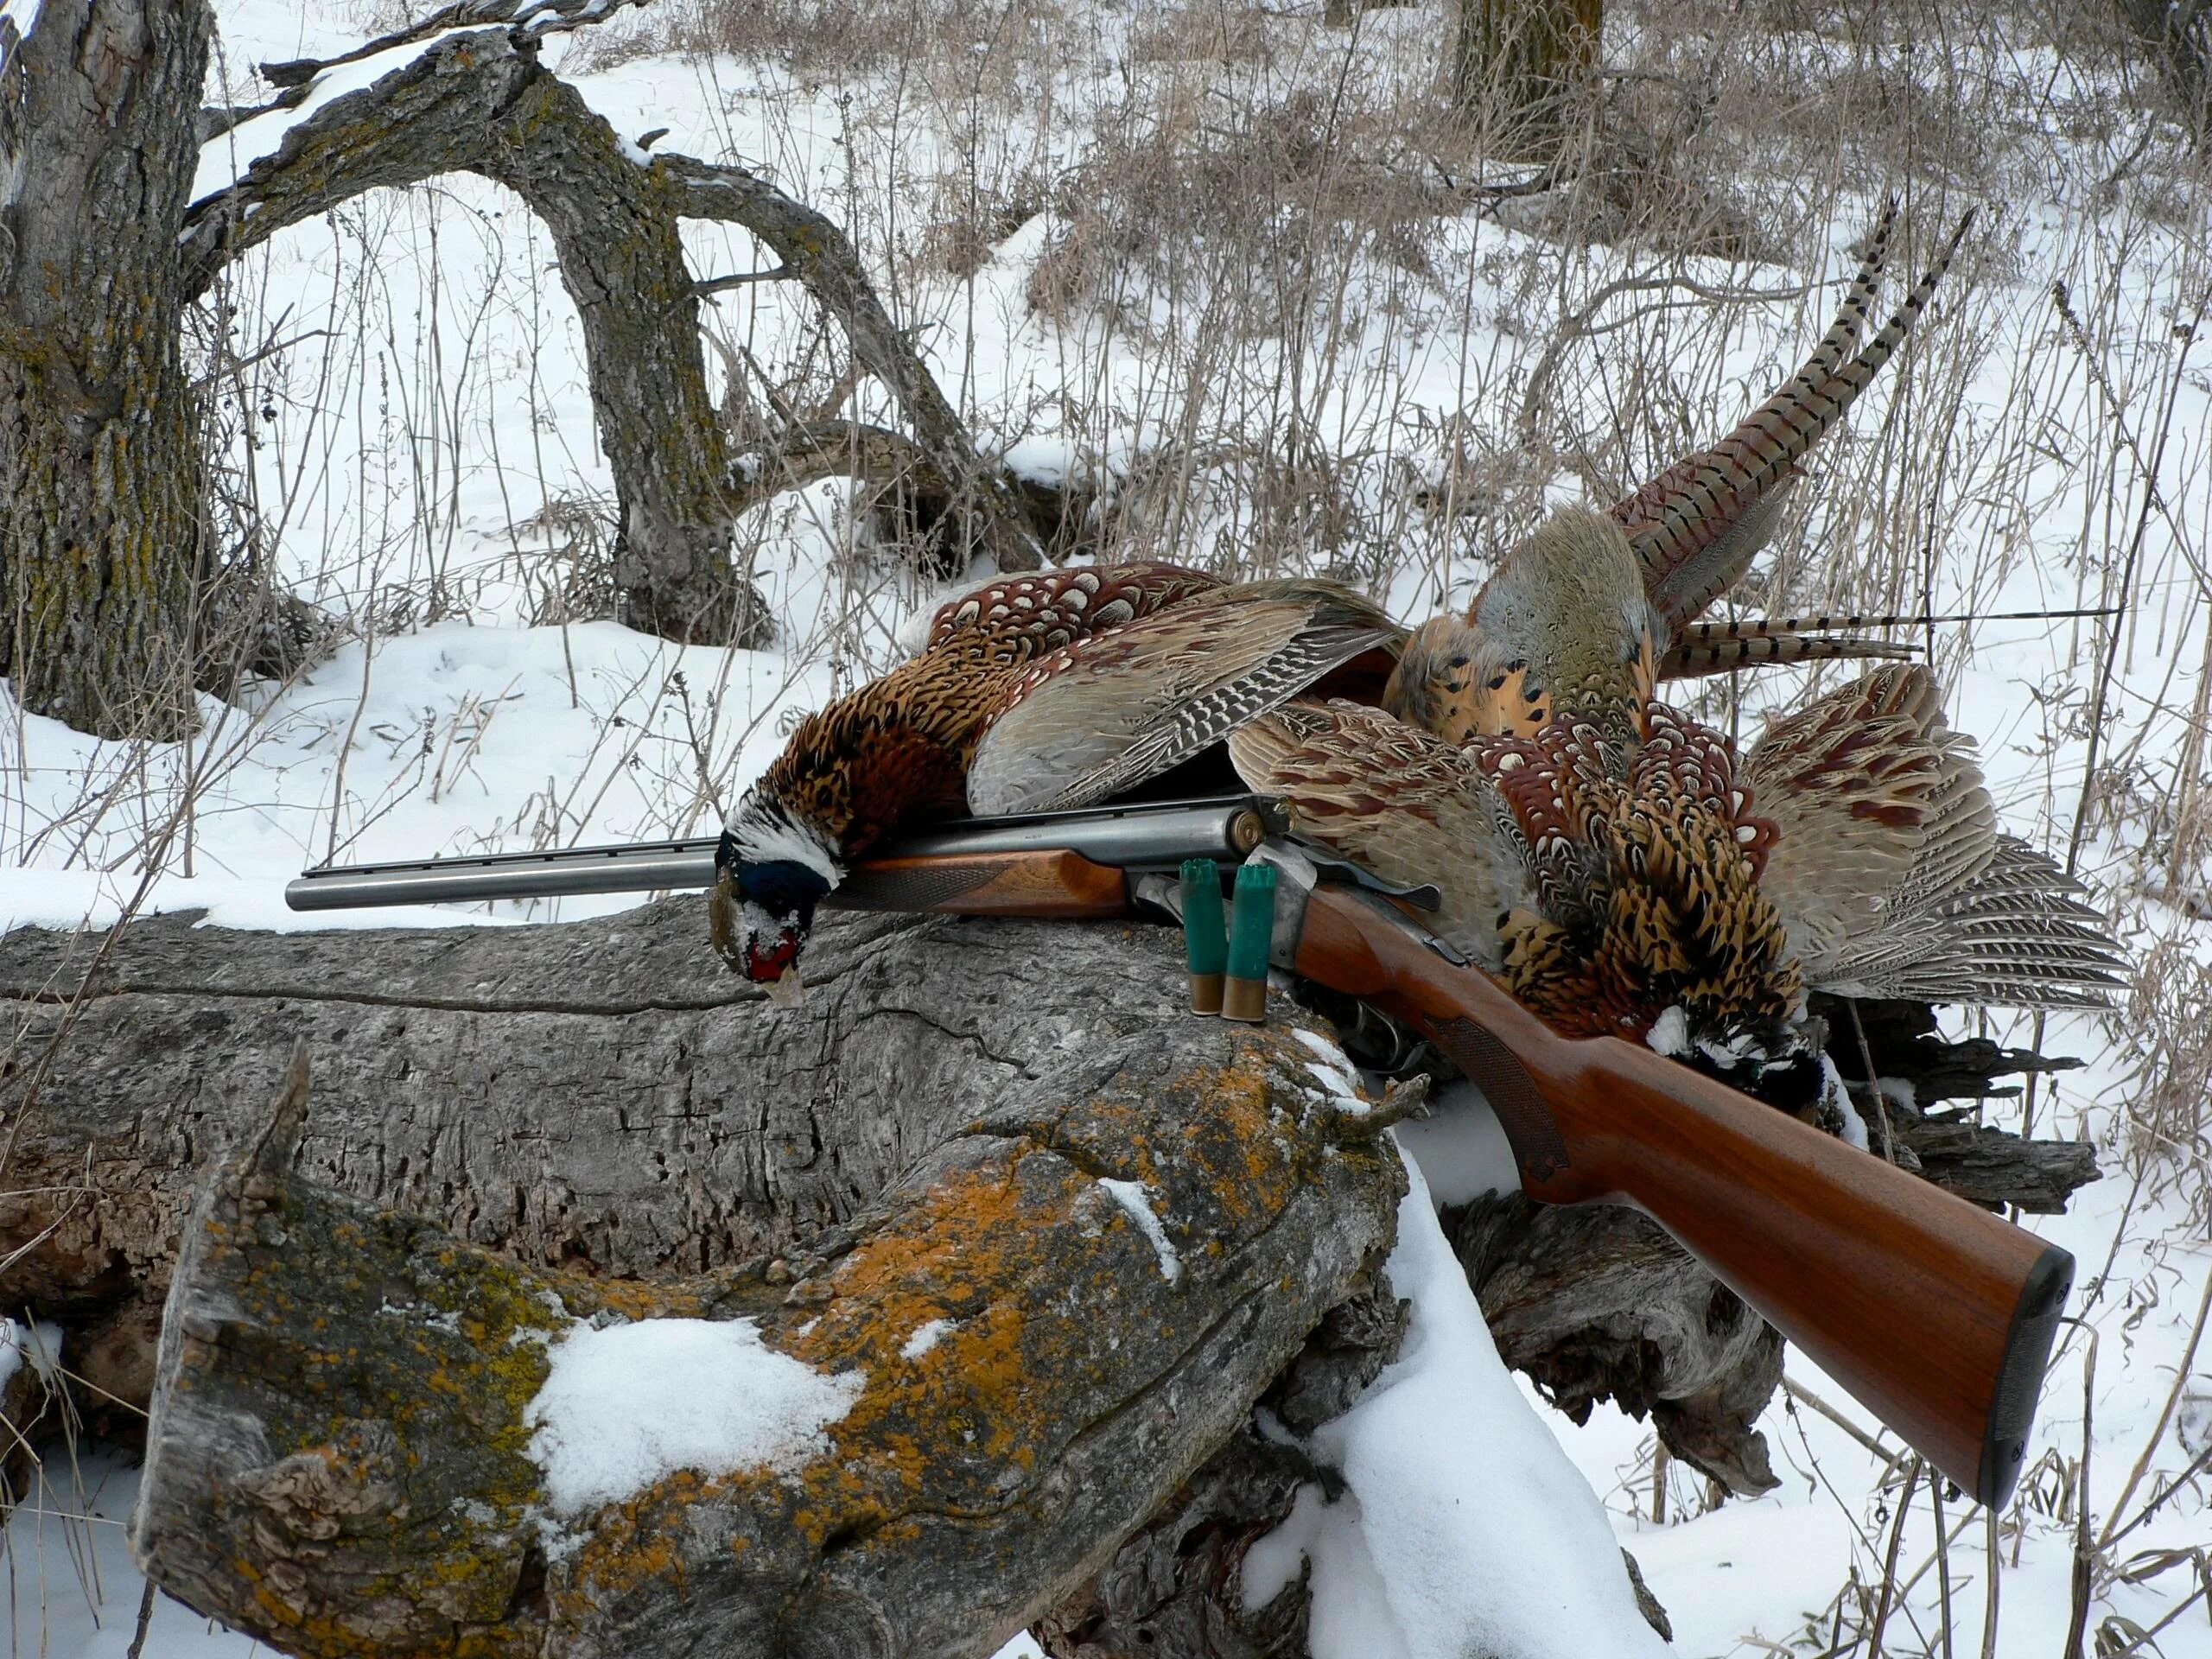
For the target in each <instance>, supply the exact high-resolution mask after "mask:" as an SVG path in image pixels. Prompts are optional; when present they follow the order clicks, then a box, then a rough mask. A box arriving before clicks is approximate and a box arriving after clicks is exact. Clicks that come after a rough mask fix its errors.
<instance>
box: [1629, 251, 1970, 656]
mask: <svg viewBox="0 0 2212 1659" xmlns="http://www.w3.org/2000/svg"><path fill="white" fill-rule="evenodd" d="M1972 219H1973V215H1972V214H1971V213H1968V214H1967V216H1966V217H1965V218H1963V219H1961V220H1960V222H1959V226H1958V229H1957V230H1956V231H1955V232H1954V233H1953V235H1952V237H1951V239H1950V241H1949V243H1948V245H1946V246H1945V248H1944V250H1943V251H1942V255H1941V256H1940V257H1938V258H1937V259H1936V263H1935V264H1934V265H1933V266H1931V267H1930V268H1929V270H1928V272H1927V274H1926V275H1925V276H1923V277H1922V278H1921V279H1920V281H1919V283H1917V284H1916V285H1915V287H1914V288H1913V289H1912V291H1911V292H1910V294H1908V295H1907V296H1905V299H1904V303H1903V304H1901V305H1899V306H1898V308H1897V310H1896V312H1895V313H1894V314H1893V315H1891V318H1890V320H1889V321H1888V322H1887V323H1886V324H1885V325H1884V326H1883V327H1882V329H1881V330H1880V332H1879V333H1878V334H1875V336H1874V337H1873V339H1872V340H1869V341H1868V342H1867V343H1866V347H1865V349H1864V350H1862V351H1860V352H1859V353H1858V355H1857V356H1855V357H1853V358H1852V359H1850V360H1849V361H1848V362H1845V361H1843V360H1842V357H1843V353H1844V352H1845V351H1846V350H1847V349H1848V348H1849V346H1851V345H1852V344H1854V343H1856V341H1857V339H1858V331H1859V326H1860V324H1861V322H1862V321H1864V318H1865V316H1866V306H1867V304H1868V303H1869V302H1871V300H1872V295H1873V288H1874V283H1875V281H1876V279H1877V278H1878V274H1879V270H1880V262H1881V258H1882V257H1883V255H1884V254H1885V252H1886V249H1887V243H1888V237H1889V227H1890V225H1891V217H1890V216H1889V215H1885V218H1884V220H1883V224H1882V226H1881V227H1880V228H1879V229H1878V232H1877V234H1876V238H1875V242H1874V246H1873V249H1872V251H1870V253H1869V255H1868V260H1867V263H1866V264H1864V265H1862V266H1861V268H1860V270H1859V277H1858V279H1857V280H1855V281H1854V282H1853V284H1852V287H1851V290H1850V293H1849V295H1848V296H1847V298H1846V300H1845V302H1844V308H1843V312H1842V314H1841V315H1839V316H1838V317H1837V319H1836V321H1835V323H1834V325H1833V326H1831V327H1830V328H1829V330H1828V333H1827V335H1825V336H1824V337H1823V338H1822V340H1821V344H1820V346H1819V347H1817V348H1816V349H1815V352H1814V353H1813V355H1812V356H1811V358H1809V359H1808V360H1807V362H1806V364H1805V365H1804V367H1803V368H1802V369H1800V370H1799V371H1798V372H1797V373H1796V375H1795V376H1793V377H1792V378H1791V379H1790V380H1789V384H1788V385H1784V386H1783V388H1782V389H1781V390H1780V391H1777V392H1776V393H1775V395H1774V396H1773V397H1770V398H1769V399H1768V400H1767V401H1766V402H1765V403H1764V404H1761V405H1760V406H1759V407H1758V409H1757V410H1754V411H1752V413H1751V415H1750V416H1748V417H1747V418H1746V419H1745V421H1744V422H1743V423H1741V424H1740V425H1738V427H1737V429H1735V430H1734V431H1733V432H1732V433H1730V434H1729V435H1727V436H1726V437H1725V438H1723V439H1721V440H1720V441H1719V442H1718V443H1716V444H1714V445H1713V448H1710V449H1708V450H1707V451H1705V452H1704V453H1703V454H1697V455H1691V456H1688V457H1686V458H1685V459H1683V460H1681V461H1677V462H1675V465H1674V466H1672V467H1669V468H1668V469H1667V470H1666V471H1665V472H1663V473H1662V474H1660V475H1659V476H1658V477H1656V478H1655V479H1653V480H1651V481H1650V482H1649V483H1648V484H1645V485H1644V486H1643V487H1642V488H1641V489H1639V490H1637V492H1636V493H1634V494H1632V495H1630V496H1628V497H1626V498H1625V499H1623V500H1621V501H1619V502H1618V503H1616V504H1615V505H1614V506H1613V507H1612V508H1611V517H1612V518H1614V520H1615V521H1616V522H1617V523H1618V524H1620V525H1621V527H1622V528H1623V529H1624V530H1625V531H1627V532H1628V535H1629V539H1630V543H1632V544H1633V545H1634V547H1635V549H1636V551H1637V556H1638V558H1639V559H1641V560H1642V561H1643V568H1644V582H1645V588H1646V591H1647V592H1649V594H1650V596H1651V601H1652V603H1653V604H1654V605H1655V606H1656V607H1657V609H1658V611H1659V613H1660V614H1661V616H1662V618H1663V619H1664V620H1665V621H1666V623H1667V624H1668V625H1669V626H1670V627H1675V628H1679V627H1680V626H1682V625H1683V624H1684V623H1687V622H1688V621H1689V620H1690V619H1692V618H1693V617H1694V616H1696V615H1697V613H1699V612H1700V611H1702V610H1703V609H1704V608H1705V607H1707V605H1709V604H1711V603H1712V602H1713V600H1714V599H1715V598H1717V597H1718V596H1719V594H1722V593H1724V592H1726V590H1727V589H1728V588H1730V587H1731V586H1732V585H1733V584H1734V583H1735V582H1737V581H1738V579H1739V578H1740V577H1741V576H1742V575H1743V573H1744V571H1745V569H1748V568H1749V566H1750V563H1751V559H1752V557H1753V556H1755V555H1756V554H1757V553H1758V550H1759V547H1760V546H1761V545H1762V544H1763V543H1764V541H1765V539H1766V536H1767V534H1768V533H1769V532H1770V528H1771V514H1772V512H1773V511H1774V506H1773V504H1774V502H1775V501H1776V499H1777V498H1776V496H1775V492H1776V491H1777V489H1778V488H1780V487H1782V486H1785V485H1786V483H1787V481H1788V480H1789V479H1790V478H1791V477H1792V476H1793V475H1794V474H1795V471H1796V466H1797V463H1798V462H1799V461H1801V460H1802V459H1803V457H1804V455H1805V454H1806V453H1807V452H1808V450H1810V449H1811V448H1812V447H1813V445H1814V444H1815V443H1816V442H1819V441H1820V438H1821V435H1822V434H1823V433H1825V432H1827V429H1829V428H1830V427H1832V426H1834V424H1835V423H1836V422H1837V421H1838V420H1840V418H1841V417H1842V416H1843V412H1844V411H1845V410H1847V409H1848V408H1849V407H1850V406H1851V404H1852V403H1853V400H1854V399H1855V398H1856V397H1858V396H1859V393H1860V392H1861V391H1865V390H1866V386H1867V385H1869V384H1870V383H1871V382H1872V379H1873V378H1874V376H1875V375H1876V374H1877V373H1878V372H1880V371H1881V368H1882V366H1883V365H1884V364H1885V363H1887V362H1888V361H1889V359H1890V357H1891V354H1892V353H1894V352H1895V351H1896V350H1897V346H1898V345H1899V344H1900V343H1901V342H1902V341H1903V340H1904V337H1905V335H1906V334H1909V333H1910V331H1911V329H1912V327H1913V325H1914V323H1915V322H1916V321H1918V320H1919V317H1920V314H1921V312H1922V311H1923V310H1924V309H1925V308H1926V307H1927V304H1928V301H1929V297H1930V296H1932V295H1933V294H1934V293H1935V291H1936V284H1937V283H1939V282H1940V281H1942V277H1943V274H1944V272H1945V271H1946V270H1948V269H1949V268H1950V264H1951V260H1952V257H1953V256H1954V255H1955V253H1956V252H1957V251H1958V246H1959V242H1960V239H1961V238H1962V237H1963V236H1964V235H1965V233H1966V230H1967V225H1968V224H1970V223H1971V222H1972ZM1762 504H1765V505H1762Z"/></svg>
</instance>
